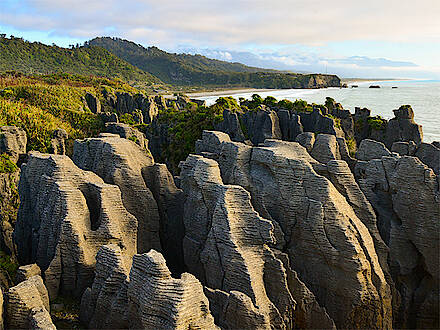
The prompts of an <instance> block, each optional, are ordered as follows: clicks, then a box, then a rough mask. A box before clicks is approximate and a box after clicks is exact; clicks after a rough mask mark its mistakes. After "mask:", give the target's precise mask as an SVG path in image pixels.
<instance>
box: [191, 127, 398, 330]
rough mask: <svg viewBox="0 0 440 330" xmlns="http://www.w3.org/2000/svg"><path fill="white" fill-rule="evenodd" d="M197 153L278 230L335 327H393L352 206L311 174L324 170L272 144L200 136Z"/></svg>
mask: <svg viewBox="0 0 440 330" xmlns="http://www.w3.org/2000/svg"><path fill="white" fill-rule="evenodd" d="M215 140H217V141H218V144H217V146H216V145H215V143H214V141H215ZM205 142H206V143H205ZM315 145H316V143H315ZM197 150H198V151H199V152H201V153H202V154H205V155H206V156H210V157H212V158H215V159H216V160H217V161H218V162H219V165H220V172H221V174H222V177H223V180H224V182H226V183H229V184H239V185H241V186H243V187H245V188H246V189H247V190H248V191H249V192H250V193H251V195H252V203H253V206H254V207H255V209H256V211H258V213H259V214H260V215H261V216H263V217H264V218H266V219H269V220H271V221H272V222H273V223H278V224H279V225H280V227H281V229H282V232H283V233H284V238H285V241H286V245H285V247H284V248H285V250H286V251H287V253H288V255H289V257H290V261H291V264H292V268H293V269H294V270H295V271H297V272H298V274H299V276H300V278H301V280H302V281H304V283H305V284H306V285H307V287H308V288H310V290H311V291H312V292H313V293H314V294H315V296H316V297H317V299H318V302H319V303H320V304H321V305H323V306H325V307H326V309H327V311H328V313H329V315H330V316H331V317H332V318H333V319H334V320H335V323H336V325H337V326H338V327H343V328H347V327H351V328H352V327H355V328H356V327H357V328H390V327H391V325H392V311H391V292H390V287H389V285H388V283H387V281H386V278H385V275H384V272H383V270H382V268H381V265H380V262H379V258H378V256H377V254H376V251H375V244H374V240H373V239H372V237H371V234H370V233H369V231H368V228H367V227H366V225H365V224H364V223H363V222H362V221H361V220H360V219H359V216H358V215H357V214H356V212H355V211H354V210H353V206H352V205H354V204H355V203H353V201H352V202H351V203H349V202H348V201H347V199H346V198H345V197H344V196H343V195H341V193H339V191H338V190H337V189H336V188H335V186H334V185H333V184H332V183H331V182H330V181H329V180H328V179H326V178H325V177H323V176H321V175H319V174H317V173H316V172H315V169H314V168H317V169H318V168H321V169H322V168H323V167H322V165H320V164H319V163H318V162H316V161H315V160H313V159H312V158H311V157H310V156H309V154H308V153H307V151H306V149H304V148H303V147H302V146H300V145H299V144H298V143H295V142H293V143H289V142H283V141H275V140H266V142H265V143H264V144H263V145H261V146H260V147H253V148H252V147H249V146H245V145H243V144H240V143H235V142H230V141H228V139H226V138H224V137H223V136H221V135H218V133H215V132H205V133H204V135H203V140H201V141H199V142H198V143H197ZM203 175H206V174H203V173H198V175H197V176H195V177H202V176H203ZM200 180H201V179H200ZM352 181H353V182H354V180H353V179H352ZM184 190H185V189H184ZM209 191H211V190H209ZM358 193H360V195H362V193H361V192H360V191H358ZM210 194H212V192H210ZM207 196H209V195H207V194H204V195H203V197H204V198H205V199H206V198H207ZM185 211H186V210H185ZM202 213H203V212H202ZM205 217H206V215H205ZM208 218H210V217H208ZM198 219H199V222H201V223H203V221H202V220H201V219H203V217H201V216H199V217H198ZM185 224H186V223H185ZM204 228H206V226H203V225H202V226H201V228H199V232H202V231H203V230H206V229H204ZM200 235H201V234H200ZM194 241H197V240H194ZM195 251H197V250H194V249H192V250H191V249H189V250H188V253H195ZM198 276H200V275H198Z"/></svg>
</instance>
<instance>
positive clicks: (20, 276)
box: [15, 264, 41, 283]
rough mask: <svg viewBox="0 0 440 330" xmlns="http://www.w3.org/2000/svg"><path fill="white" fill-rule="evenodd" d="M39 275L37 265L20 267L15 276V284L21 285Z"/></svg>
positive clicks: (39, 271)
mask: <svg viewBox="0 0 440 330" xmlns="http://www.w3.org/2000/svg"><path fill="white" fill-rule="evenodd" d="M35 275H39V276H41V269H40V267H38V265H37V264H30V265H25V266H20V267H18V269H17V274H16V275H15V282H16V283H21V282H23V281H26V280H27V279H28V278H30V277H32V276H35Z"/></svg>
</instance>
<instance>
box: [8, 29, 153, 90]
mask: <svg viewBox="0 0 440 330" xmlns="http://www.w3.org/2000/svg"><path fill="white" fill-rule="evenodd" d="M12 70H14V71H18V72H22V73H30V74H39V73H40V74H50V73H58V72H62V73H72V74H81V75H93V76H98V77H105V78H120V79H123V80H124V81H127V82H130V81H132V82H142V83H143V84H147V85H148V84H151V83H161V81H160V80H159V79H158V78H156V77H154V76H153V75H151V74H150V73H148V72H145V71H142V70H140V69H139V68H137V67H135V66H133V65H131V64H130V63H127V62H126V61H124V60H123V59H121V58H119V57H117V56H115V55H114V54H112V53H111V52H109V51H107V50H106V49H104V48H101V47H77V48H72V49H69V48H62V47H58V46H55V45H53V46H48V45H45V44H42V43H39V42H28V41H24V40H23V39H22V38H15V37H11V38H6V37H5V36H0V72H1V71H12Z"/></svg>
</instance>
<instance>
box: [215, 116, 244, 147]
mask: <svg viewBox="0 0 440 330" xmlns="http://www.w3.org/2000/svg"><path fill="white" fill-rule="evenodd" d="M215 126H216V129H217V130H219V131H221V132H225V133H227V134H228V135H229V136H230V137H231V139H232V140H233V141H238V142H244V141H245V140H246V137H245V135H244V134H243V130H242V128H241V122H240V118H239V116H238V114H237V113H236V112H233V111H231V110H229V109H225V110H224V111H223V121H221V122H220V123H218V124H216V125H215ZM243 128H244V127H243Z"/></svg>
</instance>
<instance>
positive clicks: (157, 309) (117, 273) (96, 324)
mask: <svg viewBox="0 0 440 330" xmlns="http://www.w3.org/2000/svg"><path fill="white" fill-rule="evenodd" d="M130 264H131V258H127V257H125V256H124V255H123V254H122V253H121V250H120V248H119V247H118V246H116V245H107V246H104V247H102V248H101V250H100V251H99V253H98V255H97V267H96V277H95V281H94V283H93V286H92V287H91V288H90V289H88V290H87V291H86V292H85V293H84V295H83V298H82V302H81V319H82V321H83V322H84V323H86V324H88V326H89V327H90V328H131V329H193V328H195V329H215V328H216V326H215V324H214V318H213V317H212V315H211V314H210V312H209V302H208V299H207V298H206V296H205V295H204V293H203V287H202V285H201V284H200V282H199V281H198V280H197V279H196V278H195V277H194V276H193V275H191V274H188V273H183V274H182V276H181V278H180V279H175V278H172V277H171V273H170V271H169V270H168V268H167V266H166V263H165V259H164V258H163V257H162V255H161V254H160V253H159V252H156V251H154V250H151V251H150V252H149V253H145V254H141V255H135V256H134V257H133V262H132V265H131V270H130V271H129V268H130Z"/></svg>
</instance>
